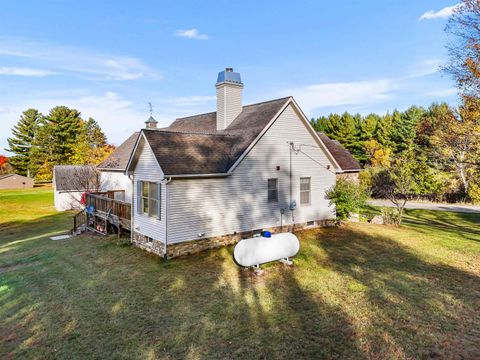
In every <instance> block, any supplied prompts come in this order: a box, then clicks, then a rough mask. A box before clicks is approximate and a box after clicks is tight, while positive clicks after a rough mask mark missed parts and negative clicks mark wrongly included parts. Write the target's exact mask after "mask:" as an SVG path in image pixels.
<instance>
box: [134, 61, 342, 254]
mask: <svg viewBox="0 0 480 360" xmlns="http://www.w3.org/2000/svg"><path fill="white" fill-rule="evenodd" d="M242 89H243V83H242V82H241V79H240V74H238V73H235V72H233V71H232V69H230V68H227V69H226V70H225V71H222V72H220V73H219V75H218V79H217V84H216V90H217V111H216V112H212V113H207V114H201V115H195V116H191V117H187V118H182V119H177V120H176V121H174V122H173V123H172V124H171V125H170V126H169V127H168V128H162V129H157V128H155V126H156V123H155V122H153V121H151V119H149V121H147V128H146V129H143V130H142V131H141V132H140V135H139V136H138V139H137V141H136V143H135V146H134V149H133V152H132V154H131V156H130V160H129V162H128V165H127V168H126V173H127V174H128V175H129V176H130V177H131V179H132V181H133V188H132V189H133V208H132V225H131V226H132V242H133V243H134V244H136V245H137V246H139V247H141V248H144V249H146V250H148V251H150V252H153V253H156V254H158V255H161V256H167V257H175V256H179V255H182V254H187V253H194V252H198V251H201V250H203V249H207V248H212V247H217V246H222V245H225V244H231V243H235V242H237V241H238V240H239V239H241V238H242V237H249V236H251V235H252V233H254V232H257V231H259V230H260V229H271V230H272V231H287V230H288V229H292V228H303V227H315V226H323V225H327V224H330V223H331V221H332V220H333V219H334V217H335V208H334V207H333V206H331V205H330V204H329V201H328V199H326V196H325V193H326V191H327V190H328V189H330V188H331V187H332V186H333V185H334V184H335V182H336V174H338V173H341V172H343V169H342V168H341V167H340V165H339V164H338V163H337V161H336V159H335V157H334V156H333V155H332V154H331V153H330V151H329V149H328V148H327V147H326V145H325V144H324V141H323V140H322V138H321V137H320V136H319V135H318V134H317V133H316V132H315V131H314V129H313V128H312V127H311V125H310V123H309V121H308V119H307V118H306V117H305V115H304V113H303V112H302V110H301V109H300V107H299V106H298V104H297V103H296V102H295V100H294V99H293V98H292V97H285V98H281V99H276V100H271V101H266V102H262V103H257V104H253V105H247V106H243V104H242Z"/></svg>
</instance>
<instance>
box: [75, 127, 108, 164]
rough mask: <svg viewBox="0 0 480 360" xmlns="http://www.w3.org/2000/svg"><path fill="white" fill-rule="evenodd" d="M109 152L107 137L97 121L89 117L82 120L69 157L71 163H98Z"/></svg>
mask: <svg viewBox="0 0 480 360" xmlns="http://www.w3.org/2000/svg"><path fill="white" fill-rule="evenodd" d="M110 152H111V150H110V147H108V146H107V137H106V136H105V134H104V132H103V131H102V129H101V128H100V126H99V125H98V123H97V122H96V121H95V120H94V119H92V118H89V119H88V120H87V121H82V127H81V132H80V134H79V135H78V138H77V142H76V144H75V145H74V147H73V154H72V156H71V157H70V162H71V163H72V164H98V163H100V162H101V161H103V160H104V159H105V157H106V156H108V154H109V153H110Z"/></svg>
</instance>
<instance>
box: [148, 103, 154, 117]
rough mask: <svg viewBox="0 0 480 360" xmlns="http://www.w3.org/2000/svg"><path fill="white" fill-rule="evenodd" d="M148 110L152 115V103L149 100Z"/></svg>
mask: <svg viewBox="0 0 480 360" xmlns="http://www.w3.org/2000/svg"><path fill="white" fill-rule="evenodd" d="M148 111H150V116H152V114H153V105H152V103H151V102H150V101H149V102H148Z"/></svg>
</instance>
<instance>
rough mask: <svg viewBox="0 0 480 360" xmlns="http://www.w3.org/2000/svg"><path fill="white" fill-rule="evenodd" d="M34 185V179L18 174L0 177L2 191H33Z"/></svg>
mask: <svg viewBox="0 0 480 360" xmlns="http://www.w3.org/2000/svg"><path fill="white" fill-rule="evenodd" d="M33 184H34V181H33V179H32V178H29V177H26V176H22V175H18V174H8V175H2V176H0V189H31V188H33Z"/></svg>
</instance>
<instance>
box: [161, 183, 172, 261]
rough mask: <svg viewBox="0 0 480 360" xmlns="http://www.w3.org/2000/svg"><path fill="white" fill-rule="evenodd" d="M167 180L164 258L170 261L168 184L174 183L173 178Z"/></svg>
mask: <svg viewBox="0 0 480 360" xmlns="http://www.w3.org/2000/svg"><path fill="white" fill-rule="evenodd" d="M164 180H165V255H164V256H163V257H164V259H165V260H168V186H167V185H168V184H169V183H170V181H172V178H171V177H169V178H167V179H164Z"/></svg>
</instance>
